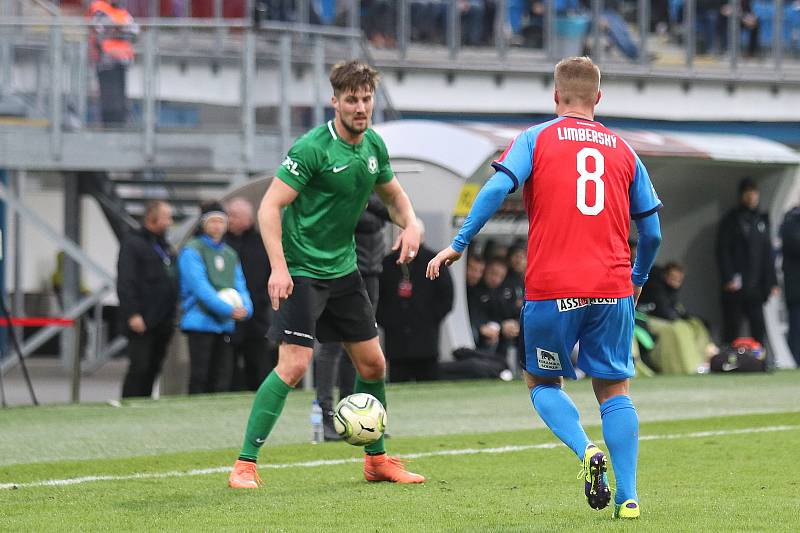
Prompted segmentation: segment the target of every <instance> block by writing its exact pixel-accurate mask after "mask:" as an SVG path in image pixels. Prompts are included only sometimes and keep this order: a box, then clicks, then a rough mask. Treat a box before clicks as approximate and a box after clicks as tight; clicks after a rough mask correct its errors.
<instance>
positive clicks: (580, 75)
mask: <svg viewBox="0 0 800 533" xmlns="http://www.w3.org/2000/svg"><path fill="white" fill-rule="evenodd" d="M553 77H554V78H555V81H556V90H557V91H558V94H559V96H560V98H561V101H562V102H563V103H564V104H567V105H570V104H584V105H591V106H594V104H595V103H596V102H597V93H598V92H599V91H600V69H599V68H597V65H595V64H594V63H593V62H592V60H591V59H590V58H588V57H586V56H584V57H567V58H564V59H562V60H561V61H559V62H558V64H557V65H556V68H555V71H554V75H553Z"/></svg>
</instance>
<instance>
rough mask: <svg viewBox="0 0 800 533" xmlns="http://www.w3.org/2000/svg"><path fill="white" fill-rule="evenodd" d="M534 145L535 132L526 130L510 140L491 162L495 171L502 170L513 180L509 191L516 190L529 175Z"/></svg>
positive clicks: (531, 167)
mask: <svg viewBox="0 0 800 533" xmlns="http://www.w3.org/2000/svg"><path fill="white" fill-rule="evenodd" d="M535 145H536V134H535V133H533V134H532V130H526V131H524V132H522V133H520V134H519V135H518V136H517V137H516V138H515V139H514V140H513V141H511V144H510V145H508V148H506V151H505V152H503V153H502V154H501V155H500V157H498V158H497V160H496V161H494V162H492V167H494V169H495V170H496V171H498V172H503V173H504V174H506V175H507V176H508V177H509V178H511V181H513V182H514V188H513V189H511V192H514V191H516V190H517V189H518V188H519V187H520V186H521V185H522V184H523V183H525V180H527V179H528V176H530V175H531V172H532V171H533V148H534V146H535Z"/></svg>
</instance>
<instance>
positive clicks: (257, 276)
mask: <svg viewBox="0 0 800 533" xmlns="http://www.w3.org/2000/svg"><path fill="white" fill-rule="evenodd" d="M225 213H226V214H227V215H228V231H227V233H225V237H224V239H223V240H224V241H225V244H227V245H228V246H230V247H231V248H233V250H234V251H235V252H236V253H237V255H238V256H239V261H240V262H241V265H242V273H243V274H244V280H245V283H246V285H247V290H248V292H249V293H250V300H251V301H252V302H253V314H252V316H251V317H250V318H248V319H246V320H242V321H239V322H237V323H236V330H235V331H234V334H233V387H232V388H233V390H244V389H247V390H251V391H254V390H257V389H258V387H259V385H261V382H262V381H264V378H266V377H267V374H269V372H270V371H271V370H272V369H273V368H274V367H275V364H276V363H277V360H278V347H277V346H276V345H275V344H273V343H272V342H271V341H269V340H268V339H267V337H266V336H267V330H268V329H269V297H268V295H267V281H268V280H269V275H270V272H271V269H270V267H269V258H268V257H267V250H266V248H264V242H263V241H262V240H261V234H260V233H259V232H258V231H257V230H256V227H255V215H254V209H253V204H251V203H250V201H249V200H247V199H246V198H243V197H241V196H238V197H236V198H233V199H231V200H229V201H228V202H226V203H225Z"/></svg>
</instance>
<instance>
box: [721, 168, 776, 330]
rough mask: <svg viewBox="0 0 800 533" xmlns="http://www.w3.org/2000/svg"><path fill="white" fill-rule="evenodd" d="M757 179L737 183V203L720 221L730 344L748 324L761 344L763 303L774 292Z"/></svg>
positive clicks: (769, 243) (725, 317)
mask: <svg viewBox="0 0 800 533" xmlns="http://www.w3.org/2000/svg"><path fill="white" fill-rule="evenodd" d="M758 202H759V191H758V185H757V184H756V182H755V181H754V180H752V179H750V178H745V179H743V180H742V181H741V183H740V184H739V205H738V206H737V207H735V208H734V209H732V210H730V211H729V212H728V213H727V214H726V215H725V217H724V218H723V219H722V221H721V222H720V224H719V229H718V234H717V263H718V265H719V273H720V281H721V282H722V323H723V326H722V341H723V342H724V343H726V344H729V343H731V342H732V341H733V340H734V339H735V338H737V337H738V336H739V335H740V333H741V331H740V329H741V326H742V322H747V323H748V324H749V326H750V336H751V337H753V338H754V339H756V340H757V341H758V342H760V343H761V344H762V345H764V344H765V341H766V330H765V326H764V303H765V302H766V301H767V298H768V297H769V296H770V294H777V293H778V292H779V289H778V280H777V276H776V274H775V258H774V254H773V250H772V241H771V237H770V230H769V218H768V216H767V214H766V213H762V212H761V211H759V210H758Z"/></svg>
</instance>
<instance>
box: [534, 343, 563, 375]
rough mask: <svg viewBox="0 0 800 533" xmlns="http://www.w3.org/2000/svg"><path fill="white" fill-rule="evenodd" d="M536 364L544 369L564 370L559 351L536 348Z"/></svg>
mask: <svg viewBox="0 0 800 533" xmlns="http://www.w3.org/2000/svg"><path fill="white" fill-rule="evenodd" d="M536 364H537V365H538V366H539V368H541V369H542V370H562V368H561V358H560V357H559V355H558V352H551V351H550V350H544V349H542V348H536Z"/></svg>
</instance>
